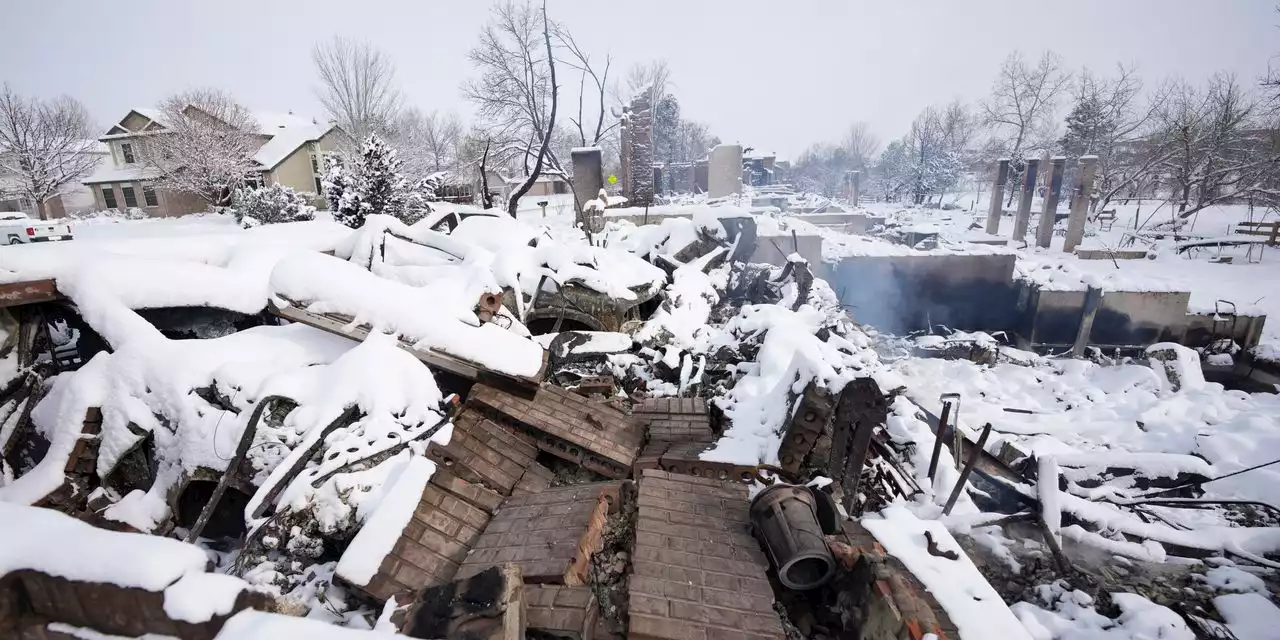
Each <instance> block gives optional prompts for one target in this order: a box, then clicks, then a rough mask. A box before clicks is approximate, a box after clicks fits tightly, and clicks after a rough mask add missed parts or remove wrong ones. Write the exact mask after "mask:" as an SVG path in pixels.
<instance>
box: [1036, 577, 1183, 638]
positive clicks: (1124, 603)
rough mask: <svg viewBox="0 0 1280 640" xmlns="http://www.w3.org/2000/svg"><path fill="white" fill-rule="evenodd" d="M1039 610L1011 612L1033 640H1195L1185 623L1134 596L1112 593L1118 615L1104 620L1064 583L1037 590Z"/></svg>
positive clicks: (1086, 596)
mask: <svg viewBox="0 0 1280 640" xmlns="http://www.w3.org/2000/svg"><path fill="white" fill-rule="evenodd" d="M1037 592H1038V595H1039V598H1040V600H1041V604H1042V605H1043V606H1045V607H1049V608H1048V609H1046V608H1041V607H1040V606H1036V605H1035V604H1032V603H1030V602H1019V603H1017V604H1015V605H1013V607H1012V609H1013V612H1014V613H1016V614H1017V616H1018V620H1020V621H1021V622H1022V624H1023V625H1024V626H1025V627H1026V631H1027V632H1029V634H1030V637H1031V638H1034V639H1035V640H1058V639H1059V638H1063V639H1065V638H1097V639H1099V640H1154V639H1156V638H1159V639H1160V640H1195V637H1196V636H1195V634H1194V633H1192V632H1191V630H1190V629H1188V628H1187V623H1186V622H1184V621H1183V620H1182V618H1181V617H1180V616H1179V615H1178V614H1177V613H1175V612H1173V611H1172V610H1171V609H1169V608H1168V607H1162V606H1160V605H1158V604H1155V603H1154V602H1151V601H1150V600H1148V599H1146V598H1144V597H1142V596H1140V595H1138V594H1136V593H1112V594H1110V596H1111V600H1112V602H1114V603H1115V604H1116V606H1118V607H1119V608H1120V612H1121V613H1120V616H1119V617H1118V618H1115V619H1111V618H1108V617H1106V616H1104V615H1102V614H1100V613H1098V612H1097V611H1096V610H1095V609H1094V604H1095V603H1094V600H1093V598H1092V597H1091V596H1089V594H1087V593H1085V592H1083V591H1080V590H1078V589H1077V590H1068V589H1067V587H1066V583H1065V582H1062V581H1059V582H1056V583H1054V584H1049V585H1041V586H1040V587H1038V588H1037Z"/></svg>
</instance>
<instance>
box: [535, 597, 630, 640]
mask: <svg viewBox="0 0 1280 640" xmlns="http://www.w3.org/2000/svg"><path fill="white" fill-rule="evenodd" d="M524 603H525V616H526V620H527V626H528V628H529V629H534V630H537V631H540V632H542V633H543V634H544V635H547V636H552V637H556V638H565V639H566V640H589V639H597V640H602V639H603V638H607V637H609V634H608V631H607V630H605V629H604V625H603V623H602V621H601V619H600V610H599V607H598V606H597V603H596V598H595V595H593V594H592V593H591V588H590V587H566V586H563V585H553V584H529V585H525V587H524Z"/></svg>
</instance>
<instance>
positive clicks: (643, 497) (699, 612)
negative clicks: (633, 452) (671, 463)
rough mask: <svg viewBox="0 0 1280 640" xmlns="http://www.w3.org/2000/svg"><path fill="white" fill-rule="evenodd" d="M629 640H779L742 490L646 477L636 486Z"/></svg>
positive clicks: (662, 475)
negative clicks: (637, 512)
mask: <svg viewBox="0 0 1280 640" xmlns="http://www.w3.org/2000/svg"><path fill="white" fill-rule="evenodd" d="M638 508H639V514H638V518H637V521H636V541H635V555H634V558H633V564H634V569H633V571H632V575H631V581H630V598H629V608H630V615H631V619H630V623H629V628H628V631H629V633H628V637H629V638H633V639H635V640H646V639H650V640H668V639H669V640H721V639H723V640H728V639H730V638H732V639H735V640H764V639H766V638H769V639H778V638H783V637H785V636H784V635H783V631H782V624H781V622H780V621H779V620H778V616H777V615H776V614H774V613H773V590H772V589H771V588H770V586H769V580H768V578H767V571H768V561H767V560H766V559H765V557H764V554H763V553H762V552H761V551H760V547H759V544H758V543H757V542H756V540H755V538H753V537H751V534H750V533H749V526H750V525H749V517H748V513H747V508H748V502H747V489H746V487H744V486H742V485H738V484H733V483H727V482H721V481H718V480H712V479H707V478H700V477H694V476H686V475H679V474H673V473H668V472H665V471H658V470H653V469H649V470H645V471H644V475H643V477H642V478H641V479H640V488H639V496H638Z"/></svg>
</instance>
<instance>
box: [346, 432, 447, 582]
mask: <svg viewBox="0 0 1280 640" xmlns="http://www.w3.org/2000/svg"><path fill="white" fill-rule="evenodd" d="M435 468H436V467H435V464H433V463H432V462H431V461H430V460H427V459H426V458H419V457H416V456H415V457H413V458H412V459H411V460H410V461H409V462H408V464H406V465H405V466H404V469H403V470H402V471H401V472H400V474H399V477H398V478H394V479H392V480H390V483H391V484H390V488H389V489H388V490H387V492H386V494H385V496H384V497H383V499H382V503H381V504H380V505H378V509H377V510H376V511H374V512H373V516H372V517H371V518H369V520H368V521H367V522H365V523H364V526H363V527H361V529H360V532H359V533H357V534H356V536H355V538H353V539H352V540H351V544H350V545H349V546H348V547H347V550H346V551H345V552H343V554H342V558H341V559H340V560H339V561H338V568H337V570H336V571H335V574H336V575H338V576H341V577H342V578H343V579H344V580H347V581H349V582H350V583H351V584H355V585H367V584H369V581H371V580H373V577H374V576H375V575H377V573H378V567H380V566H381V565H382V561H383V559H384V558H386V557H387V555H389V554H390V553H391V549H392V547H395V546H396V541H397V540H399V539H400V533H401V532H402V531H404V528H405V527H406V526H408V524H409V520H410V519H412V518H413V512H414V510H415V509H417V508H418V502H420V501H421V500H422V492H423V490H425V489H426V488H427V482H428V481H429V480H430V479H431V474H432V473H434V472H435Z"/></svg>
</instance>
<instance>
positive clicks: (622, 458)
mask: <svg viewBox="0 0 1280 640" xmlns="http://www.w3.org/2000/svg"><path fill="white" fill-rule="evenodd" d="M467 405H468V407H474V408H476V409H479V410H480V411H482V412H484V413H485V414H486V415H487V416H489V417H490V418H491V419H493V420H494V421H496V422H498V423H500V424H502V425H505V426H508V427H510V428H512V429H515V430H516V431H517V432H520V433H522V434H524V435H526V436H529V437H530V438H531V440H532V441H533V442H534V443H535V445H536V446H537V447H538V448H539V449H541V450H543V451H546V452H548V453H550V454H552V455H554V456H556V457H559V458H563V459H565V460H568V461H570V462H572V463H574V464H577V465H580V466H582V467H585V468H587V469H590V470H591V471H595V472H596V473H600V474H603V475H605V476H608V477H611V478H626V477H627V476H628V475H630V474H631V464H632V463H633V462H634V461H635V458H636V454H637V453H638V452H639V450H640V441H641V433H640V429H638V428H637V427H636V425H635V424H634V423H633V422H632V421H631V418H630V416H628V415H626V414H625V413H623V412H622V411H620V410H619V409H617V408H616V407H613V406H611V405H608V404H605V403H600V402H591V401H590V400H588V399H586V398H584V397H582V396H580V395H578V394H576V393H573V392H571V391H567V390H565V389H561V388H559V387H555V386H551V385H543V386H541V387H539V388H538V392H537V393H536V394H535V395H534V396H533V397H532V398H529V397H525V396H520V395H517V394H514V393H510V392H508V391H505V390H503V389H499V388H497V387H491V386H488V385H483V384H477V385H475V386H474V387H472V388H471V393H470V395H469V396H468V397H467Z"/></svg>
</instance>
